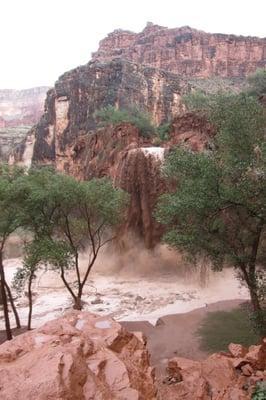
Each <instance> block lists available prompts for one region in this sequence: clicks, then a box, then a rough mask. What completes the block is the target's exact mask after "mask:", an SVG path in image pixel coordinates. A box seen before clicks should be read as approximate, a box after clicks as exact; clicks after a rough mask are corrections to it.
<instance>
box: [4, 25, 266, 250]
mask: <svg viewBox="0 0 266 400" xmlns="http://www.w3.org/2000/svg"><path fill="white" fill-rule="evenodd" d="M265 46H266V41H265V39H258V38H244V37H236V36H232V35H218V34H214V35H211V34H207V33H204V32H200V31H196V30H193V29H190V28H188V27H185V28H180V29H166V28H163V27H159V26H156V25H150V24H149V25H148V26H147V27H146V28H145V29H144V31H143V32H141V33H140V34H135V33H132V32H128V31H120V30H119V31H115V32H114V33H112V34H110V35H109V36H108V37H107V38H106V39H104V40H103V41H102V42H101V43H100V48H99V51H98V52H97V53H95V54H94V55H93V59H92V61H91V62H89V63H88V64H87V65H84V66H81V67H78V68H76V69H74V70H72V71H69V72H67V73H65V74H64V75H62V76H61V77H60V78H59V80H58V81H57V82H56V84H55V87H54V88H53V89H51V90H49V91H48V93H47V97H46V102H45V112H44V114H43V116H42V117H41V119H40V121H39V122H38V123H37V125H36V126H35V127H33V128H32V130H31V131H30V132H29V134H28V136H27V137H26V138H25V139H24V140H23V141H22V143H21V144H20V146H18V147H17V149H16V151H15V152H14V153H13V154H12V157H11V158H10V161H11V162H14V163H21V164H23V165H26V166H30V165H31V163H32V162H33V163H34V164H45V165H47V164H52V165H54V166H55V167H56V168H57V169H58V170H60V171H64V172H66V173H69V174H71V175H73V176H76V177H78V178H79V179H90V178H92V177H102V176H108V177H110V178H111V179H112V180H113V181H114V183H115V184H116V185H118V186H120V187H122V188H123V189H125V190H126V191H128V192H129V194H130V195H131V203H130V207H129V211H128V218H127V220H126V221H125V230H131V229H132V230H134V231H135V232H137V233H138V234H140V236H142V237H143V238H144V242H145V244H146V246H147V247H153V245H154V244H155V243H156V242H157V241H158V239H159V237H160V235H161V233H162V232H161V228H160V227H159V226H158V224H157V223H156V222H155V221H154V218H153V212H154V205H155V204H156V201H157V198H158V196H159V195H160V194H161V193H163V192H164V191H165V189H166V187H165V182H163V179H162V177H161V166H162V161H163V158H164V155H165V152H167V151H169V150H171V148H173V147H174V146H176V145H180V144H183V145H187V146H189V147H190V148H192V150H194V151H202V150H204V149H206V147H207V148H209V147H210V146H211V145H210V144H209V142H210V138H211V136H212V135H213V129H212V127H211V126H210V125H209V124H208V123H207V121H204V120H203V119H202V118H201V117H199V116H197V115H194V114H191V113H186V111H185V108H184V105H183V104H182V96H183V94H184V93H187V92H189V91H190V90H192V89H193V88H195V87H196V88H198V87H200V88H202V89H203V90H205V91H208V90H210V91H212V90H216V89H217V87H218V88H221V89H222V88H223V87H224V86H223V85H224V82H227V83H226V85H229V86H227V88H230V89H232V90H237V89H239V85H241V84H242V83H243V79H244V77H245V76H246V75H247V74H248V73H250V72H251V71H254V70H255V69H256V68H257V67H262V66H265V65H266V64H265V63H266V50H265V49H266V47H265ZM213 76H214V77H218V78H219V79H221V80H220V81H219V82H218V86H217V82H216V79H213ZM219 85H221V86H219ZM109 105H112V106H114V107H116V108H120V109H123V108H129V107H132V106H133V107H134V106H135V107H138V108H139V109H141V110H143V111H145V112H148V113H149V114H150V115H151V118H152V120H153V123H154V124H155V125H157V126H158V125H159V124H161V123H164V122H166V121H169V120H170V121H171V127H170V131H169V134H168V139H167V140H165V141H161V142H160V141H158V140H157V142H156V139H158V137H157V138H156V137H153V138H152V137H143V136H142V135H141V132H140V131H139V130H138V129H136V128H135V127H133V126H131V125H130V124H121V125H119V126H109V127H105V128H102V127H101V126H100V124H99V120H98V117H97V111H98V110H100V109H102V108H104V107H106V106H109ZM158 145H159V146H160V147H158V148H157V149H154V147H155V146H158ZM165 149H167V150H165Z"/></svg>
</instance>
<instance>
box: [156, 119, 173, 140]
mask: <svg viewBox="0 0 266 400" xmlns="http://www.w3.org/2000/svg"><path fill="white" fill-rule="evenodd" d="M170 129H171V123H170V122H165V123H164V124H161V125H160V126H158V128H157V136H158V138H159V139H160V140H161V141H162V142H164V141H167V140H169V133H170Z"/></svg>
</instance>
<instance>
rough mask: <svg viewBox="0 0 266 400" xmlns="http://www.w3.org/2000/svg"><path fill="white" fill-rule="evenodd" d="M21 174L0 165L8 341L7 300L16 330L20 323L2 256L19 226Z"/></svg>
mask: <svg viewBox="0 0 266 400" xmlns="http://www.w3.org/2000/svg"><path fill="white" fill-rule="evenodd" d="M22 174H23V171H22V170H21V169H19V168H8V167H7V166H5V165H0V289H1V299H2V304H3V310H4V318H5V328H6V335H7V339H8V340H10V339H12V333H11V328H10V321H9V313H8V300H9V301H10V303H11V306H12V308H13V311H14V314H15V318H16V323H17V327H18V328H19V327H20V321H19V318H18V315H17V312H16V309H15V306H14V302H13V299H12V295H11V291H10V288H9V286H8V284H7V282H6V279H5V271H4V265H3V255H4V250H5V246H6V242H7V240H8V238H9V236H10V235H11V234H12V233H13V232H14V231H15V230H16V229H17V228H18V227H19V226H20V221H19V218H18V214H17V205H18V203H19V201H20V200H21V197H22V195H23V193H22V192H21V188H20V186H18V185H17V181H18V180H19V178H20V176H21V175H22Z"/></svg>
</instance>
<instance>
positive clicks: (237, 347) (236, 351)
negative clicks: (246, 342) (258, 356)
mask: <svg viewBox="0 0 266 400" xmlns="http://www.w3.org/2000/svg"><path fill="white" fill-rule="evenodd" d="M228 350H229V351H230V353H231V354H232V356H233V357H237V358H242V357H245V355H246V354H247V352H248V350H247V349H246V348H245V347H244V346H242V345H241V344H235V343H230V344H229V346H228Z"/></svg>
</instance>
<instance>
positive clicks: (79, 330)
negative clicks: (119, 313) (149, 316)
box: [0, 312, 156, 400]
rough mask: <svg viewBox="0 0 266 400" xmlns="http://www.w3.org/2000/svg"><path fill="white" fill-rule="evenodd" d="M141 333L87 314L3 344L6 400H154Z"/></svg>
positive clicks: (1, 375)
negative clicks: (135, 332)
mask: <svg viewBox="0 0 266 400" xmlns="http://www.w3.org/2000/svg"><path fill="white" fill-rule="evenodd" d="M155 395H156V391H155V386H154V377H153V370H152V368H151V367H150V365H149V355H148V352H147V350H146V347H145V342H144V339H143V337H142V335H140V334H138V335H134V334H131V333H128V332H127V331H125V330H124V329H123V328H122V327H121V326H120V325H119V324H118V323H117V322H115V321H113V320H112V319H110V318H103V317H101V318H100V317H98V316H96V315H92V314H89V313H86V312H82V313H81V312H72V313H71V314H69V315H67V316H65V317H63V318H60V319H59V320H54V321H51V322H48V323H46V324H45V325H44V326H43V327H41V328H38V329H36V330H34V331H31V332H28V333H25V334H23V335H20V336H18V337H16V338H15V339H13V340H12V341H11V342H5V343H4V344H3V345H1V346H0V397H1V400H24V399H27V400H44V399H54V400H111V399H112V400H152V399H155Z"/></svg>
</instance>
